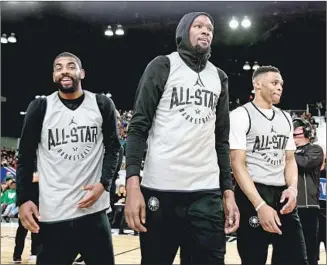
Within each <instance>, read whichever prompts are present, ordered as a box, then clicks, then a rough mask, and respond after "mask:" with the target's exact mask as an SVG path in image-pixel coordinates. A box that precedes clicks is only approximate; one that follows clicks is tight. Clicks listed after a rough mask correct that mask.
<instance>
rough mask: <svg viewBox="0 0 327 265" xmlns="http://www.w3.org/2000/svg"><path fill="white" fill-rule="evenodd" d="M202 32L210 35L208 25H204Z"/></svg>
mask: <svg viewBox="0 0 327 265" xmlns="http://www.w3.org/2000/svg"><path fill="white" fill-rule="evenodd" d="M201 34H204V35H206V36H209V30H208V29H207V27H202V31H201Z"/></svg>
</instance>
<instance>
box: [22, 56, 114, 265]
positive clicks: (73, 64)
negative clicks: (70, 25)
mask: <svg viewBox="0 0 327 265" xmlns="http://www.w3.org/2000/svg"><path fill="white" fill-rule="evenodd" d="M84 77H85V72H84V70H83V68H82V63H81V60H80V59H79V58H78V57H77V56H75V55H73V54H71V53H67V52H64V53H61V54H59V55H58V56H57V57H56V58H55V60H54V63H53V80H54V82H55V84H56V85H57V86H58V91H56V92H54V93H53V94H51V95H50V96H48V97H46V98H45V99H43V98H38V99H35V100H34V101H33V102H32V103H31V104H30V105H29V107H28V110H27V114H26V117H25V121H24V125H23V129H22V134H21V140H20V146H19V156H18V168H17V178H18V205H19V206H20V207H19V215H20V218H21V221H22V224H23V225H24V227H25V228H26V229H28V230H30V231H31V232H33V233H39V232H40V234H41V237H42V249H41V251H40V253H39V255H38V257H37V264H40V265H43V264H46V265H50V264H51V265H52V264H53V265H55V264H62V265H66V264H72V263H73V261H74V258H75V257H76V255H77V254H78V253H81V255H82V256H83V257H84V259H85V263H86V264H104V263H105V264H113V263H114V257H113V248H112V240H111V232H110V225H109V221H108V217H107V215H106V213H105V211H106V209H108V208H109V188H110V184H111V180H112V178H113V176H114V173H115V170H116V166H117V161H118V152H119V148H120V144H119V139H118V135H117V127H116V113H115V106H114V104H113V102H112V101H111V99H109V98H107V97H106V96H104V95H95V94H93V93H91V92H89V91H86V90H83V89H82V85H81V80H82V79H84ZM36 151H37V165H38V171H39V174H40V179H39V211H38V209H37V207H36V205H35V204H34V203H33V202H32V201H31V198H32V195H33V194H32V193H33V192H32V187H31V183H32V176H33V157H34V156H33V154H35V152H36ZM34 218H37V219H38V220H39V221H40V226H38V225H37V223H36V222H35V219H34Z"/></svg>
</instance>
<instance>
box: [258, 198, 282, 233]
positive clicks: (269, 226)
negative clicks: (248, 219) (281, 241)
mask: <svg viewBox="0 0 327 265" xmlns="http://www.w3.org/2000/svg"><path fill="white" fill-rule="evenodd" d="M258 218H259V221H260V224H261V226H262V228H263V230H265V231H267V232H270V233H276V234H279V235H281V234H282V231H281V230H280V229H279V227H278V226H282V224H281V222H280V220H279V217H278V214H277V212H276V211H275V210H274V209H273V208H272V207H270V206H269V205H267V204H264V205H262V206H261V207H260V209H259V210H258Z"/></svg>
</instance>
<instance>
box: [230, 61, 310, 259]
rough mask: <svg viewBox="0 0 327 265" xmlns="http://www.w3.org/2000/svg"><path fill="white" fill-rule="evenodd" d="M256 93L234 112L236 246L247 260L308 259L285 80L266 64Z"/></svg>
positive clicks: (256, 82)
mask: <svg viewBox="0 0 327 265" xmlns="http://www.w3.org/2000/svg"><path fill="white" fill-rule="evenodd" d="M252 82H253V87H254V89H255V98H254V100H253V101H252V102H248V103H246V104H245V105H243V106H240V107H238V108H237V109H235V110H234V111H232V112H231V114H230V123H231V128H230V149H231V162H232V169H233V173H234V176H235V178H236V182H237V185H236V187H235V198H236V202H237V205H238V206H239V209H240V215H241V220H240V227H239V229H238V231H237V248H238V252H239V255H240V257H241V260H242V264H243V265H259V264H266V259H267V251H268V244H270V243H272V245H273V255H272V264H278V265H281V264H285V265H286V264H287V265H292V264H294V265H300V264H308V263H307V257H306V256H307V255H306V249H305V242H304V238H303V232H302V227H301V223H300V220H299V216H298V213H297V209H296V197H297V178H298V175H297V174H298V172H297V167H296V162H295V158H294V151H295V149H296V147H295V144H294V140H293V125H292V120H291V116H290V115H289V114H288V113H286V112H284V111H282V110H281V109H279V108H276V107H274V106H273V104H278V103H279V100H280V97H281V95H282V91H283V79H282V76H281V74H280V72H279V70H278V69H277V68H275V67H272V66H262V67H260V68H258V69H257V70H256V71H254V73H253V77H252Z"/></svg>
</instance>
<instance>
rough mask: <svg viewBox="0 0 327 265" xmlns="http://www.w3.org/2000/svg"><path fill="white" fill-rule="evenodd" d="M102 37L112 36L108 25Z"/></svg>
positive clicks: (112, 33)
mask: <svg viewBox="0 0 327 265" xmlns="http://www.w3.org/2000/svg"><path fill="white" fill-rule="evenodd" d="M104 35H106V36H109V37H111V36H113V35H114V32H113V31H112V28H111V26H110V25H109V26H108V28H107V29H106V31H105V32H104Z"/></svg>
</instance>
